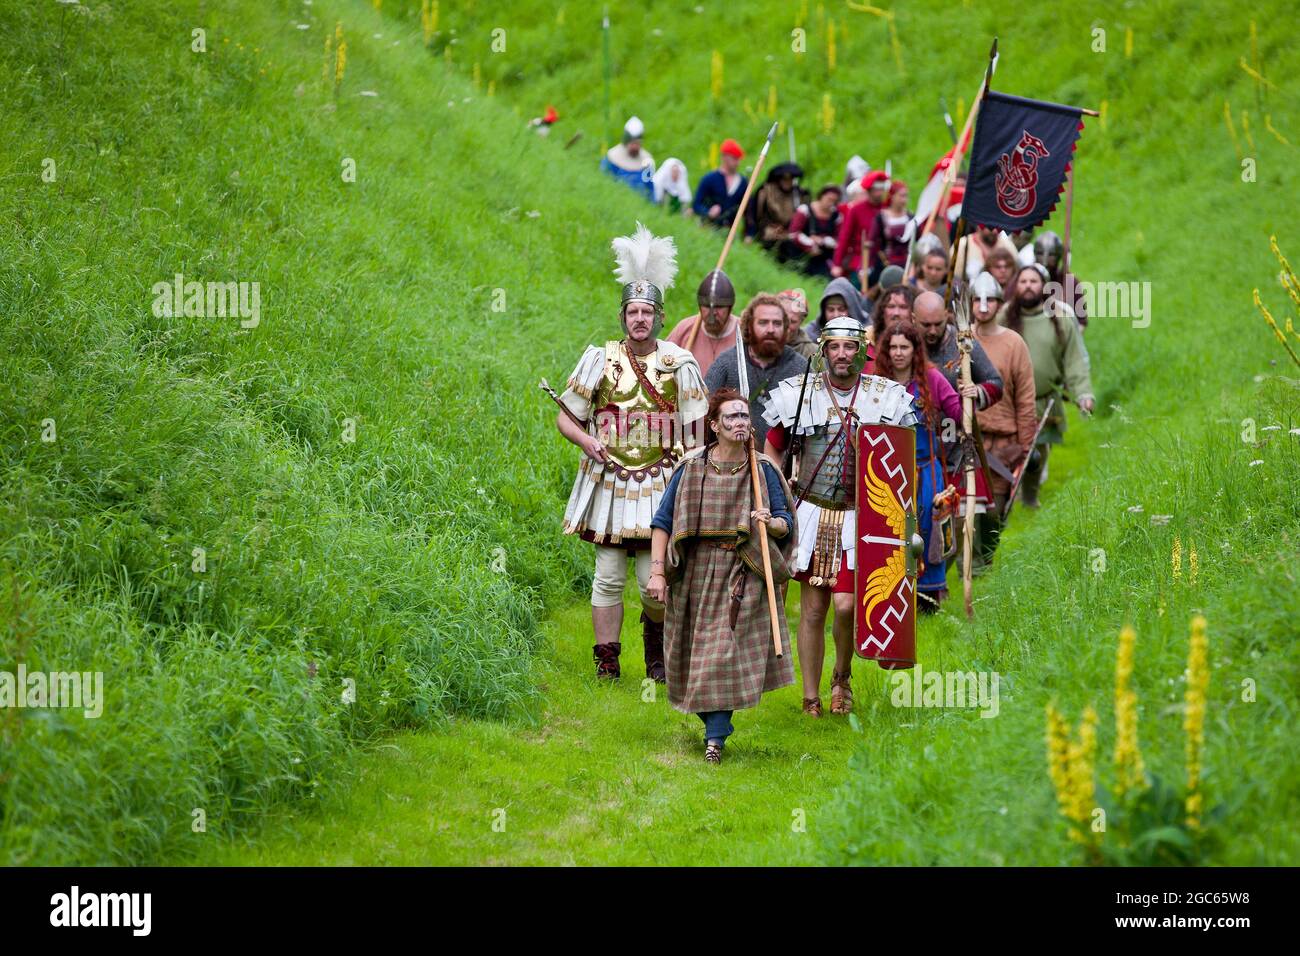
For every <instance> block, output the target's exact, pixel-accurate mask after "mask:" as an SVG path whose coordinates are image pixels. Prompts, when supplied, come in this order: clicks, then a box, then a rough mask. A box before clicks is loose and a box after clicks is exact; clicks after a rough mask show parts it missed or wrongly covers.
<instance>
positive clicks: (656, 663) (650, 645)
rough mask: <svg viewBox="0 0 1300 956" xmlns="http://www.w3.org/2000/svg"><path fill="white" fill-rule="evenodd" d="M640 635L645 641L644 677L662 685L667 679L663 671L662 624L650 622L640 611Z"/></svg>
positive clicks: (643, 612)
mask: <svg viewBox="0 0 1300 956" xmlns="http://www.w3.org/2000/svg"><path fill="white" fill-rule="evenodd" d="M641 635H642V638H643V639H644V641H645V676H646V677H649V678H650V679H651V680H652V681H654V682H655V683H656V684H662V683H664V682H665V681H666V680H667V679H668V675H667V672H666V671H665V670H664V622H663V621H652V620H650V618H649V617H648V616H647V615H646V612H645V611H642V612H641Z"/></svg>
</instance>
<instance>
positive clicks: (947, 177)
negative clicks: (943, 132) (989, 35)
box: [903, 38, 998, 282]
mask: <svg viewBox="0 0 1300 956" xmlns="http://www.w3.org/2000/svg"><path fill="white" fill-rule="evenodd" d="M997 50H998V41H997V39H996V38H995V39H994V40H993V49H992V50H990V51H989V66H988V67H987V68H986V69H985V71H984V79H982V80H981V81H980V90H979V92H978V93H976V94H975V99H974V100H972V101H971V105H970V109H969V110H967V111H966V122H965V123H964V124H963V125H962V128H961V135H960V136H958V137H957V149H956V150H954V151H953V154H952V162H951V163H949V164H948V168H947V169H945V170H944V171H943V189H942V191H941V192H940V193H939V200H938V202H936V203H935V204H934V208H933V209H931V210H930V215H929V216H927V217H926V220H925V226H924V227H922V229H921V235H925V234H926V233H927V232H929V231H930V229H931V228H933V226H934V220H935V217H936V216H938V215H939V210H940V209H942V208H943V203H944V200H946V199H947V198H948V194H949V193H950V192H951V191H952V184H953V183H955V182H956V181H957V169H958V167H960V166H961V161H962V158H963V157H964V156H965V155H966V150H965V148H964V146H963V144H964V143H965V142H966V136H967V134H969V133H970V131H971V127H972V126H974V125H975V115H976V114H977V113H978V112H979V109H980V103H981V102H983V100H984V94H985V93H986V92H987V91H988V88H989V81H990V80H991V79H992V78H993V62H994V61H995V60H996V59H997ZM958 238H960V237H958ZM915 272H916V264H915V263H913V262H912V261H911V260H910V259H909V260H908V263H907V272H906V273H905V274H904V276H903V281H904V282H906V281H907V280H908V279H910V278H912V276H913V275H914V274H915Z"/></svg>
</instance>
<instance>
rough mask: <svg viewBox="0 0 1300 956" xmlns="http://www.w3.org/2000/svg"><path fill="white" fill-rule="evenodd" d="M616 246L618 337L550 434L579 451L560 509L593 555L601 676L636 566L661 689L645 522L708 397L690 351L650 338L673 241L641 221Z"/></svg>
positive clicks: (602, 349)
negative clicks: (630, 566)
mask: <svg viewBox="0 0 1300 956" xmlns="http://www.w3.org/2000/svg"><path fill="white" fill-rule="evenodd" d="M613 246H614V254H615V259H616V261H617V263H618V268H617V269H616V270H615V274H616V275H617V277H618V278H619V281H620V282H621V283H622V286H623V302H622V306H621V308H620V310H619V319H620V321H621V323H622V326H623V337H622V338H621V339H613V340H611V341H609V342H606V343H605V345H604V346H599V345H590V346H588V347H587V350H586V351H585V352H584V353H583V355H582V358H581V359H580V360H579V361H578V365H577V367H576V368H575V369H574V370H573V374H572V375H570V376H569V384H568V388H567V389H565V391H564V394H563V395H561V396H560V401H561V403H562V404H563V405H564V406H565V408H567V409H568V411H569V412H570V413H572V415H573V416H574V418H573V419H570V418H569V416H568V415H567V414H565V413H564V412H561V413H560V416H559V418H558V419H557V421H556V426H557V427H558V428H559V430H560V434H561V435H563V436H564V437H565V438H567V439H568V440H569V441H571V442H572V443H573V444H575V445H577V446H578V447H579V448H580V449H582V452H583V458H582V463H581V466H580V467H579V468H578V475H577V478H576V479H575V480H574V482H573V491H572V492H571V493H570V495H569V503H568V506H567V507H566V508H565V511H564V533H565V534H576V535H579V536H580V537H581V538H582V539H583V540H584V541H590V542H592V543H593V544H594V545H595V546H596V572H595V576H594V578H593V580H592V584H591V623H592V629H593V630H594V631H595V635H596V644H595V647H593V648H592V653H593V655H594V657H595V661H596V676H597V677H598V678H607V679H615V678H617V677H619V676H620V674H621V671H620V668H619V660H618V658H619V654H620V653H621V651H622V644H621V643H620V642H619V633H620V631H621V630H622V627H623V586H624V583H625V582H626V581H627V560H628V558H629V557H633V558H635V559H636V572H637V583H638V584H639V585H640V589H641V606H642V611H641V625H642V635H643V638H644V641H645V666H646V676H647V677H649V678H651V679H653V680H656V681H660V682H662V681H663V679H664V663H663V615H664V607H663V604H662V603H661V602H660V601H658V600H656V599H655V598H653V597H651V596H650V593H649V591H648V589H647V582H648V581H649V579H650V551H649V548H650V519H651V518H653V517H654V513H655V509H656V508H657V507H658V505H659V501H660V499H661V498H662V497H663V493H664V488H665V486H666V485H667V482H668V479H669V478H670V477H671V476H672V472H673V467H674V466H675V464H676V463H677V461H678V459H679V458H680V457H681V455H682V454H683V453H684V452H685V451H686V450H687V449H690V448H693V447H695V445H696V444H698V440H699V432H700V429H701V426H702V424H703V422H702V419H703V418H704V413H705V412H706V411H707V409H708V397H707V396H706V395H705V393H704V380H703V378H702V377H701V376H700V367H699V365H698V364H697V363H696V361H695V359H694V358H693V357H692V356H691V353H690V352H687V351H686V350H685V349H683V348H679V347H677V346H676V345H673V344H672V343H671V342H666V341H663V340H662V339H658V338H656V336H657V335H658V333H659V328H660V326H661V324H662V323H663V301H664V290H665V289H667V288H669V287H670V286H671V285H672V283H673V278H674V276H675V275H676V274H677V259H676V255H677V250H676V247H675V245H674V244H673V240H672V239H671V238H670V237H656V236H652V235H651V234H650V230H649V229H647V228H646V227H645V226H643V225H641V224H640V223H637V231H636V234H635V235H632V236H622V237H620V238H618V239H615V240H614V242H613ZM579 422H581V423H582V424H581V425H579V424H578V423H579Z"/></svg>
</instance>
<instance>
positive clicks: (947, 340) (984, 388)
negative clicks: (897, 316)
mask: <svg viewBox="0 0 1300 956" xmlns="http://www.w3.org/2000/svg"><path fill="white" fill-rule="evenodd" d="M912 320H913V321H914V322H915V323H916V327H917V329H919V330H920V332H921V335H922V337H923V338H924V339H925V355H926V358H928V359H929V360H930V364H932V365H933V366H934V367H935V368H937V369H938V370H939V372H940V374H942V375H943V377H944V378H946V379H947V380H948V384H949V385H951V386H952V387H953V389H954V390H955V391H957V393H958V394H959V395H961V396H963V397H967V398H973V399H974V400H975V410H976V411H979V410H980V409H982V408H988V407H989V406H990V405H992V404H993V403H994V402H996V401H997V400H998V399H999V398H1001V397H1002V376H1001V375H999V374H998V370H997V369H996V368H995V367H994V365H993V363H992V362H990V361H989V357H988V356H987V355H985V354H984V349H983V347H982V346H981V345H980V344H979V342H973V343H971V345H972V347H971V353H970V372H971V380H972V385H970V386H969V387H968V388H967V389H963V388H962V386H961V384H960V382H958V380H957V379H958V377H959V376H960V375H961V350H960V349H959V348H958V347H957V327H956V326H955V325H954V324H953V322H952V318H951V316H949V314H948V307H947V306H946V305H945V304H944V301H943V299H942V297H940V296H938V295H935V294H934V293H933V292H922V293H921V294H920V295H918V296H917V297H916V301H915V302H914V303H912ZM957 418H958V421H960V420H961V416H960V415H959V416H957Z"/></svg>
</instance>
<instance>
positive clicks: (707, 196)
mask: <svg viewBox="0 0 1300 956" xmlns="http://www.w3.org/2000/svg"><path fill="white" fill-rule="evenodd" d="M719 152H720V154H721V155H720V156H719V159H718V168H717V169H715V170H713V171H712V172H709V173H705V174H704V176H703V177H702V178H701V179H700V185H699V187H698V188H697V189H696V190H695V203H694V209H695V215H697V216H699V217H700V218H701V219H702V220H703V221H705V222H707V223H708V224H709V225H711V226H717V227H718V228H719V229H730V228H731V223H732V221H733V220H734V219H735V218H736V210H738V209H739V208H740V200H741V199H742V198H744V195H745V187H746V186H747V185H748V184H749V180H748V179H746V178H745V177H744V176H742V175H741V173H740V161H741V160H742V159H744V158H745V151H744V150H743V149H741V148H740V144H739V143H737V142H736V141H735V140H734V139H726V140H723V141H722V148H721V149H720V150H719Z"/></svg>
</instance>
